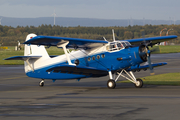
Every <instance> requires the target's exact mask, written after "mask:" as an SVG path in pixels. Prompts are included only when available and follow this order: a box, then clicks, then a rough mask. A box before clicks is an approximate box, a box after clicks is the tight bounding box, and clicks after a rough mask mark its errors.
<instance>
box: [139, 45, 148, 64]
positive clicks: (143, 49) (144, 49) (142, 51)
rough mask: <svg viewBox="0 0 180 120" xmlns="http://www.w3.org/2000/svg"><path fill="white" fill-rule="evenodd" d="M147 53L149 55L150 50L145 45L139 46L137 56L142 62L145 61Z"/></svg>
mask: <svg viewBox="0 0 180 120" xmlns="http://www.w3.org/2000/svg"><path fill="white" fill-rule="evenodd" d="M147 54H149V56H150V51H149V50H148V48H147V47H146V46H145V45H141V46H139V56H140V58H141V59H142V60H143V61H144V62H146V61H147Z"/></svg>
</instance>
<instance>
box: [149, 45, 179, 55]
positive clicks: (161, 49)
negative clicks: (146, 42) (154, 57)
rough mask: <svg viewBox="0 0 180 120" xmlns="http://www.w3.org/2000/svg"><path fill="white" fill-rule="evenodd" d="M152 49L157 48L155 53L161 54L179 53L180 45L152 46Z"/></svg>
mask: <svg viewBox="0 0 180 120" xmlns="http://www.w3.org/2000/svg"><path fill="white" fill-rule="evenodd" d="M150 50H155V52H153V53H155V54H161V53H178V52H180V45H171V46H170V45H167V46H162V45H159V46H153V47H152V48H150Z"/></svg>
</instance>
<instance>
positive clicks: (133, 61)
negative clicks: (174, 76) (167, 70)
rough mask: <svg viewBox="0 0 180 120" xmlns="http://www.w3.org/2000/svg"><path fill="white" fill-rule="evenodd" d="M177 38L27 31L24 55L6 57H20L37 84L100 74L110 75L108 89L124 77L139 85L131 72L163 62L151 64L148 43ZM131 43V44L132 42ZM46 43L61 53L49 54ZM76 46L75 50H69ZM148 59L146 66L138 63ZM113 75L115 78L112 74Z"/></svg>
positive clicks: (159, 64) (140, 83) (17, 58)
mask: <svg viewBox="0 0 180 120" xmlns="http://www.w3.org/2000/svg"><path fill="white" fill-rule="evenodd" d="M175 38H177V36H176V35H171V36H161V37H151V38H139V39H131V40H117V41H116V40H115V37H114V32H113V40H114V41H113V42H108V41H106V39H105V41H102V40H90V39H79V38H67V37H54V36H37V35H35V34H29V35H28V36H27V37H26V41H25V43H24V44H25V50H24V56H14V57H10V58H7V59H5V60H23V61H25V62H24V68H25V73H26V75H27V76H29V77H33V78H40V79H42V81H41V82H40V83H39V85H40V86H44V80H45V79H51V80H53V81H55V80H65V79H66V80H67V79H78V80H80V79H81V78H89V77H101V76H107V75H109V80H108V81H107V87H108V88H111V89H113V88H115V87H116V82H117V81H118V79H119V77H120V76H121V77H124V78H126V79H127V80H129V81H131V82H133V83H134V85H135V87H137V88H141V87H142V86H143V81H142V80H141V79H136V77H135V76H134V74H133V71H139V70H141V69H144V70H145V69H148V68H150V70H151V73H153V71H152V67H157V66H162V65H166V64H167V63H165V62H164V63H155V64H151V60H150V50H149V49H148V46H150V45H151V46H153V45H154V44H157V43H160V42H163V41H169V40H171V39H175ZM131 44H132V45H131ZM45 46H48V47H50V46H56V47H58V48H63V50H64V53H65V54H64V55H59V56H55V57H51V56H49V55H48V53H47V51H46V48H45ZM69 49H75V50H76V51H71V52H70V51H69ZM146 61H148V63H149V65H140V64H141V63H144V62H146ZM113 74H116V76H117V77H115V75H113Z"/></svg>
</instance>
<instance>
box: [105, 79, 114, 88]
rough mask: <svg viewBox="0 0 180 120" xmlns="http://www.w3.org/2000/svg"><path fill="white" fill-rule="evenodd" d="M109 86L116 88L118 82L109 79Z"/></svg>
mask: <svg viewBox="0 0 180 120" xmlns="http://www.w3.org/2000/svg"><path fill="white" fill-rule="evenodd" d="M107 87H108V88H109V89H114V88H115V87H116V82H115V81H114V80H108V81H107Z"/></svg>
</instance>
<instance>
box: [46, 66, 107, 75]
mask: <svg viewBox="0 0 180 120" xmlns="http://www.w3.org/2000/svg"><path fill="white" fill-rule="evenodd" d="M46 72H54V73H59V72H60V73H68V74H79V75H87V76H91V77H92V76H103V75H107V74H108V71H106V70H104V69H97V68H93V67H84V66H74V65H61V66H57V67H53V68H50V69H48V70H46Z"/></svg>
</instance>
